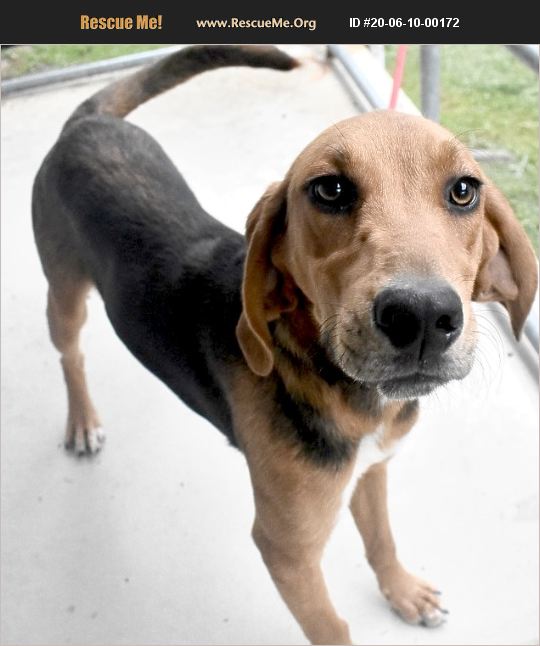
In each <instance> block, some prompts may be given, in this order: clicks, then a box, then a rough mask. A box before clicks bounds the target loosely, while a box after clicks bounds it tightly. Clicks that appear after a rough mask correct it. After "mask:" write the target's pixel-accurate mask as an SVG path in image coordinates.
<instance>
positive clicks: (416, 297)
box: [237, 111, 537, 398]
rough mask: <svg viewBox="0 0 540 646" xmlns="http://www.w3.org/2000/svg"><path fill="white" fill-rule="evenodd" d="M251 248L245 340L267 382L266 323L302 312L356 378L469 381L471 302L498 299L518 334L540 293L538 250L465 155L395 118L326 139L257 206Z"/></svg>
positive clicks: (406, 389) (435, 132) (349, 127)
mask: <svg viewBox="0 0 540 646" xmlns="http://www.w3.org/2000/svg"><path fill="white" fill-rule="evenodd" d="M247 240H248V251H247V258H246V264H245V273H244V284H243V312H242V316H241V318H240V321H239V324H238V328H237V336H238V340H239V343H240V346H241V348H242V351H243V353H244V356H245V358H246V361H247V363H248V364H249V366H250V368H251V369H252V370H253V371H254V372H255V373H256V374H259V375H263V376H264V375H268V374H269V373H270V372H271V370H272V367H273V338H272V335H271V333H270V329H269V322H270V321H272V320H275V319H278V318H279V317H280V316H283V315H285V313H288V314H286V315H287V316H288V317H291V316H294V315H295V312H296V313H297V316H301V317H308V318H309V325H300V326H295V329H297V330H306V334H313V330H315V336H316V338H314V339H313V341H314V342H317V343H318V344H319V345H321V346H322V347H323V348H324V350H325V351H326V353H327V355H328V357H329V358H330V360H331V361H332V362H333V363H334V364H336V365H337V366H338V367H339V368H340V369H341V370H342V371H343V372H344V373H345V374H347V375H348V376H349V377H351V378H353V379H355V380H358V381H362V382H364V383H368V384H376V385H377V386H378V388H379V390H380V392H382V393H383V394H385V395H386V396H388V397H395V398H400V397H414V396H418V395H423V394H426V393H428V392H430V391H432V390H433V389H434V388H435V387H436V386H438V385H440V384H442V383H446V382H447V381H449V380H451V379H461V378H463V377H464V376H465V375H466V374H467V373H468V372H469V370H470V368H471V365H472V359H473V349H474V346H475V336H476V335H475V320H474V315H473V312H472V309H471V301H499V302H500V303H502V304H503V305H504V306H505V307H506V309H507V310H508V312H509V314H510V318H511V322H512V326H513V329H514V332H515V334H516V336H518V335H519V333H520V331H521V328H522V326H523V323H524V321H525V318H526V316H527V313H528V311H529V308H530V306H531V303H532V300H533V298H534V294H535V290H536V280H537V278H536V276H537V265H536V259H535V255H534V252H533V250H532V247H531V245H530V243H529V241H528V239H527V237H526V235H525V233H524V231H523V229H522V228H521V226H520V224H519V223H518V221H517V219H516V218H515V216H514V214H513V212H512V209H511V208H510V206H509V204H508V203H507V201H506V200H505V198H504V197H503V196H502V194H501V193H500V192H499V191H498V189H497V188H496V187H495V186H493V184H491V182H490V181H489V180H488V179H487V178H486V177H485V175H484V173H483V172H482V170H481V169H480V167H479V166H478V164H477V163H476V162H475V160H474V159H473V157H472V156H471V154H470V152H469V151H468V150H467V149H466V147H465V146H464V145H463V144H461V143H460V142H459V141H458V140H457V139H456V138H455V137H453V136H452V135H451V134H450V133H449V132H448V131H447V130H445V129H444V128H442V127H440V126H438V125H437V124H435V123H433V122H430V121H428V120H426V119H423V118H421V117H412V116H408V115H404V114H400V113H396V112H384V111H381V112H374V113H370V114H367V115H363V116H360V117H355V118H352V119H348V120H346V121H343V122H341V123H339V124H337V125H336V126H332V127H331V128H329V129H328V130H326V131H324V132H323V133H322V134H321V135H320V136H319V137H318V138H317V139H315V140H314V141H313V142H312V143H311V144H310V145H309V146H308V147H307V148H306V149H305V150H304V151H303V152H302V153H301V154H300V155H299V157H298V158H297V159H296V161H295V162H294V163H293V165H292V167H291V169H290V171H289V172H288V174H287V176H286V178H285V179H284V180H283V182H281V183H278V184H274V185H272V186H271V187H270V188H269V189H268V190H267V192H266V193H265V194H264V195H263V197H262V198H261V199H260V200H259V202H258V204H257V205H256V206H255V208H254V210H253V211H252V213H251V215H250V216H249V219H248V225H247ZM309 331H311V332H309ZM305 341H306V340H304V343H303V345H304V346H305V345H306V342H305Z"/></svg>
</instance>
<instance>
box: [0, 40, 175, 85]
mask: <svg viewBox="0 0 540 646" xmlns="http://www.w3.org/2000/svg"><path fill="white" fill-rule="evenodd" d="M157 47H165V45H29V46H23V47H10V48H9V49H4V50H2V59H3V62H2V78H4V79H7V78H13V77H15V76H21V75H23V74H34V73H37V72H44V71H45V70H49V69H57V68H60V67H67V66H68V65H78V64H80V63H91V62H93V61H100V60H103V59H105V58H114V57H115V56H125V55H126V54H135V53H136V52H144V51H147V50H149V49H156V48H157Z"/></svg>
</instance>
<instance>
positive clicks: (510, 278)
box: [473, 184, 538, 339]
mask: <svg viewBox="0 0 540 646" xmlns="http://www.w3.org/2000/svg"><path fill="white" fill-rule="evenodd" d="M486 189H487V190H486V206H485V219H484V225H483V232H482V236H483V249H482V259H481V261H480V267H479V270H478V273H477V276H476V281H475V285H474V292H473V300H475V301H479V302H485V301H498V302H499V303H502V304H503V305H504V306H505V307H506V309H507V310H508V313H509V314H510V320H511V322H512V328H513V330H514V334H515V335H516V338H518V339H519V336H520V334H521V330H522V328H523V324H524V323H525V319H526V318H527V314H528V313H529V310H530V308H531V305H532V302H533V300H534V296H535V293H536V286H537V283H538V265H537V261H536V256H535V254H534V251H533V248H532V245H531V243H530V242H529V239H528V238H527V235H526V233H525V231H524V230H523V228H522V226H521V224H520V223H519V222H518V220H517V218H516V216H515V215H514V212H513V211H512V208H511V206H510V205H509V204H508V202H507V200H506V198H505V197H504V196H503V194H502V193H501V192H500V191H499V190H498V189H497V188H496V187H495V186H493V185H492V184H488V185H487V186H486Z"/></svg>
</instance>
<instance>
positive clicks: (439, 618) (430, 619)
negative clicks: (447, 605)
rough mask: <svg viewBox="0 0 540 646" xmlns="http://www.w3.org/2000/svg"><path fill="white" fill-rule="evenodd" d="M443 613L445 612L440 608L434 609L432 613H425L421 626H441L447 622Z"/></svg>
mask: <svg viewBox="0 0 540 646" xmlns="http://www.w3.org/2000/svg"><path fill="white" fill-rule="evenodd" d="M442 613H443V611H442V610H440V609H439V608H434V609H433V610H432V611H430V612H425V613H423V614H422V618H421V620H420V623H421V625H422V626H425V627H426V628H436V627H437V626H440V625H441V624H443V623H444V622H445V621H446V619H445V618H444V615H443V614H442Z"/></svg>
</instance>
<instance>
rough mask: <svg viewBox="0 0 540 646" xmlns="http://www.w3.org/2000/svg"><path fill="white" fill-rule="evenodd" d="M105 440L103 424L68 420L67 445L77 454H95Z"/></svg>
mask: <svg viewBox="0 0 540 646" xmlns="http://www.w3.org/2000/svg"><path fill="white" fill-rule="evenodd" d="M104 442H105V433H104V431H103V429H102V428H101V426H93V425H91V424H84V423H77V422H75V423H71V422H68V428H67V431H66V440H65V447H66V449H67V450H68V451H73V453H75V455H80V456H82V455H87V454H88V455H95V454H96V453H98V451H100V450H101V447H102V446H103V443H104Z"/></svg>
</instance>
